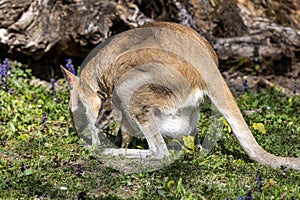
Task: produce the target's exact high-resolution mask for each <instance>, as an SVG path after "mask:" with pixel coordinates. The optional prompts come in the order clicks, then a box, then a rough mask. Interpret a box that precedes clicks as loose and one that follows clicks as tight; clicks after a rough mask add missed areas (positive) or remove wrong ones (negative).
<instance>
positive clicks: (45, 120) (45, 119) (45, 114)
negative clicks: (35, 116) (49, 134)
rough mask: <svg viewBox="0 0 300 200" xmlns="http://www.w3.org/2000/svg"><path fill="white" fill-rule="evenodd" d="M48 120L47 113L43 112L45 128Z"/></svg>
mask: <svg viewBox="0 0 300 200" xmlns="http://www.w3.org/2000/svg"><path fill="white" fill-rule="evenodd" d="M47 120H48V118H47V113H46V112H43V116H42V125H43V128H45V126H46V123H47Z"/></svg>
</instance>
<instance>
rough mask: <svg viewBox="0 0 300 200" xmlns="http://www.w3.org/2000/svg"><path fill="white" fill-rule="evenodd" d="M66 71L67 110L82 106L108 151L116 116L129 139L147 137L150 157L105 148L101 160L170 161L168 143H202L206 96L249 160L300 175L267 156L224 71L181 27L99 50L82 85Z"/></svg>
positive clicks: (152, 29)
mask: <svg viewBox="0 0 300 200" xmlns="http://www.w3.org/2000/svg"><path fill="white" fill-rule="evenodd" d="M62 71H63V73H64V75H65V78H66V80H67V82H68V83H69V86H70V89H71V95H70V104H69V109H70V112H71V114H72V113H74V112H76V111H77V110H78V108H79V106H78V105H79V104H82V105H83V107H84V109H85V113H84V114H85V115H86V116H87V118H88V123H89V126H90V129H91V132H92V142H93V144H99V145H100V146H101V145H102V143H101V142H102V141H101V139H100V140H99V134H98V133H99V129H98V128H97V127H99V128H100V129H101V128H103V127H104V126H105V124H103V123H102V121H103V119H104V118H109V116H110V115H111V114H112V112H110V109H107V108H105V107H106V106H108V108H109V107H110V106H111V107H110V108H112V110H116V113H118V115H120V116H121V129H122V132H123V134H124V136H126V135H136V134H142V135H143V136H144V137H145V138H146V140H147V142H148V146H149V149H147V150H141V149H124V148H104V149H103V151H102V153H103V154H109V155H110V154H111V155H124V156H126V157H128V158H144V159H148V158H152V159H153V158H156V159H162V158H165V157H168V156H169V151H168V148H167V145H166V143H165V140H164V138H180V137H182V136H183V135H186V134H190V135H194V136H196V141H197V136H198V132H197V123H198V119H199V117H198V113H199V105H200V104H201V102H202V101H203V99H204V97H205V96H207V97H208V98H209V99H211V101H212V103H213V104H214V105H215V106H216V107H217V109H218V110H219V111H220V112H221V114H223V116H224V117H225V118H226V120H227V121H228V123H229V124H230V126H231V128H232V130H233V132H234V134H235V136H236V138H237V140H238V141H239V143H240V145H241V146H242V148H243V149H244V151H245V152H246V153H247V154H248V156H249V157H250V158H251V159H252V160H254V161H256V162H260V163H262V164H266V165H270V166H272V167H276V168H278V167H281V166H282V165H287V166H289V167H290V168H293V169H297V170H299V169H300V159H299V158H291V157H279V156H275V155H272V154H270V153H267V152H266V151H264V150H263V149H262V148H261V147H260V145H259V144H258V143H257V142H256V140H255V138H254V137H253V135H252V134H251V132H250V130H249V128H248V126H247V124H246V123H245V121H244V119H243V116H242V114H241V112H240V110H239V108H238V107H237V105H236V103H235V100H234V98H233V96H232V94H231V92H230V91H229V89H228V86H227V85H226V83H225V81H224V79H223V77H222V75H221V73H220V72H219V70H218V60H217V56H216V53H215V52H214V50H213V48H212V47H211V46H210V45H209V43H208V42H207V41H206V40H205V39H204V38H202V37H201V36H200V35H199V34H198V33H197V32H196V31H194V30H192V29H190V28H188V27H185V26H182V25H179V24H175V23H167V22H155V23H151V24H147V25H145V26H142V27H140V28H136V29H132V30H129V31H126V32H123V33H121V34H118V35H116V36H114V37H112V38H110V39H108V40H107V41H106V42H104V43H102V44H101V45H100V46H99V47H97V48H95V49H94V50H93V51H92V52H91V53H90V54H89V56H88V57H87V58H86V60H85V61H84V62H83V64H82V67H81V72H80V76H79V77H76V76H74V75H73V74H71V73H70V72H68V71H67V70H65V69H64V68H62Z"/></svg>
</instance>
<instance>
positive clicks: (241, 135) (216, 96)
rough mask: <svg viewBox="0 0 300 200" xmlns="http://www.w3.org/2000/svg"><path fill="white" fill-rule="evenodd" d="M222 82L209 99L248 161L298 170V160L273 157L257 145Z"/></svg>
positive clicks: (299, 160) (299, 167)
mask: <svg viewBox="0 0 300 200" xmlns="http://www.w3.org/2000/svg"><path fill="white" fill-rule="evenodd" d="M222 82H223V84H222V85H223V88H220V87H218V88H217V89H218V91H216V90H215V91H210V94H209V96H210V99H211V100H212V102H213V103H214V104H215V106H216V107H217V108H218V110H219V111H220V112H221V113H222V114H223V115H224V117H225V118H226V120H227V122H228V123H229V125H230V127H231V129H232V130H233V133H234V135H235V136H236V138H237V140H238V142H239V144H240V145H241V146H242V148H243V149H244V151H245V152H246V153H247V155H248V156H249V157H250V159H251V160H253V161H256V162H259V163H262V164H264V165H269V166H271V167H274V168H280V167H282V166H288V167H289V168H292V169H295V170H300V158H292V157H280V156H275V155H273V154H270V153H268V152H266V151H265V150H264V149H263V148H262V147H261V146H260V145H259V144H258V143H257V141H256V140H255V138H254V137H253V135H252V133H251V131H250V129H249V127H248V125H247V124H246V122H245V120H244V118H243V116H242V114H241V111H240V109H239V108H238V106H237V104H236V102H235V100H234V98H233V96H232V94H231V92H230V91H229V89H228V87H227V85H226V83H225V81H223V80H222ZM220 91H221V92H220Z"/></svg>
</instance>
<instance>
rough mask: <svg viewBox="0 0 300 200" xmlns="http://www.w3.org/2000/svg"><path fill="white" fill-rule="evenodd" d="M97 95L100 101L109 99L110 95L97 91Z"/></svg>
mask: <svg viewBox="0 0 300 200" xmlns="http://www.w3.org/2000/svg"><path fill="white" fill-rule="evenodd" d="M97 94H98V96H99V98H100V99H102V100H103V99H107V97H108V95H107V94H106V93H105V92H101V91H97Z"/></svg>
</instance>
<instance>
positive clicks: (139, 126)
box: [102, 111, 170, 159]
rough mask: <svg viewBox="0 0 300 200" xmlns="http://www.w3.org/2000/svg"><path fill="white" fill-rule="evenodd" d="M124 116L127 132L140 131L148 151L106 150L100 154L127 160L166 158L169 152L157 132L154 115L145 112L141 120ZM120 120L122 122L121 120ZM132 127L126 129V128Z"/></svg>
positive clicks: (150, 112)
mask: <svg viewBox="0 0 300 200" xmlns="http://www.w3.org/2000/svg"><path fill="white" fill-rule="evenodd" d="M123 116H126V117H125V118H124V117H123V119H124V122H125V123H124V124H122V126H125V127H126V129H127V130H140V131H141V132H142V133H143V135H144V136H145V138H146V140H147V142H148V146H149V149H148V150H140V149H114V148H106V149H103V151H102V153H103V154H106V155H114V156H120V155H122V156H125V157H127V158H143V159H147V158H151V159H152V158H155V159H162V158H165V157H168V156H169V155H170V154H169V150H168V148H167V145H166V143H165V141H164V139H163V137H162V135H161V134H160V131H159V130H158V128H157V126H156V122H155V118H154V114H153V112H152V111H149V112H146V113H144V114H143V119H141V118H140V117H139V120H138V119H135V118H133V117H132V115H130V114H128V115H127V114H126V115H123ZM123 119H122V120H123ZM126 125H127V126H133V127H127V126H126Z"/></svg>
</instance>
